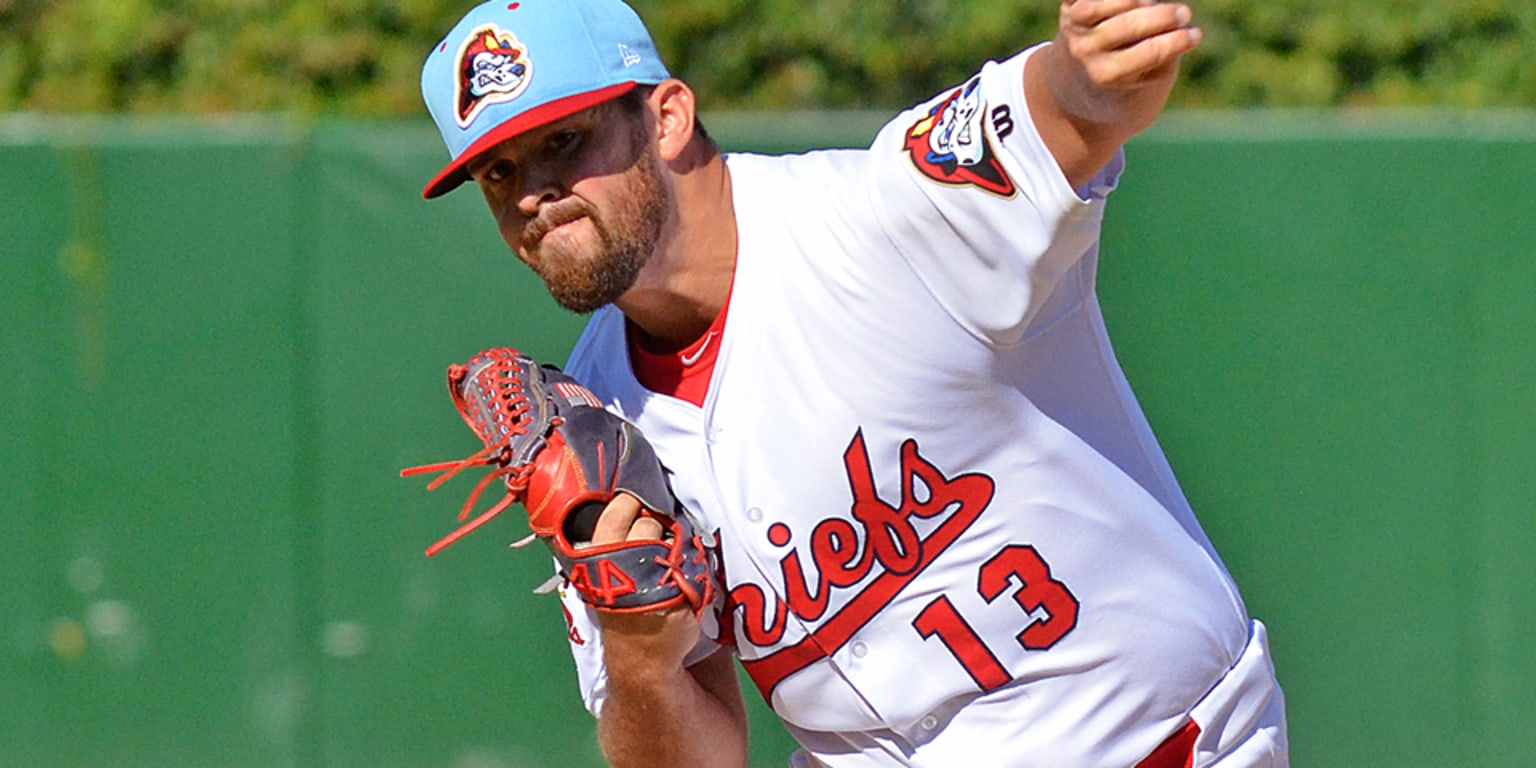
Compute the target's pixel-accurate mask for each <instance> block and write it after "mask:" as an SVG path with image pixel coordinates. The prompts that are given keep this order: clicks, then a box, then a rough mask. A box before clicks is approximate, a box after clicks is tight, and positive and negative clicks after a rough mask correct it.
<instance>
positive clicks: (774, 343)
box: [422, 0, 1287, 768]
mask: <svg viewBox="0 0 1536 768" xmlns="http://www.w3.org/2000/svg"><path fill="white" fill-rule="evenodd" d="M1200 39H1201V33H1200V30H1199V28H1198V27H1196V26H1194V25H1193V24H1192V22H1191V11H1190V9H1189V7H1188V6H1186V5H1183V4H1181V3H1171V2H1157V1H1156V0H1063V2H1062V4H1061V16H1060V29H1059V33H1058V34H1057V35H1056V37H1055V39H1054V40H1053V41H1051V42H1049V43H1045V44H1041V45H1037V46H1034V47H1031V48H1028V49H1026V50H1024V51H1022V52H1021V53H1019V54H1017V55H1015V56H1013V57H1011V58H1008V59H1007V60H1004V61H997V62H987V63H985V64H983V65H982V66H981V67H980V68H979V70H978V71H977V72H976V74H975V75H974V76H973V77H971V78H969V79H967V80H966V81H964V82H961V83H956V84H955V85H954V87H952V88H948V89H946V90H944V91H942V92H940V93H938V94H935V95H933V96H932V98H929V99H927V100H925V101H923V102H922V103H920V104H918V105H916V106H914V107H912V108H911V109H909V110H907V111H905V112H902V113H900V114H899V115H896V116H895V117H894V118H893V119H892V120H891V121H890V122H889V123H888V124H887V125H886V126H885V127H884V129H883V130H881V131H880V132H879V134H878V136H877V137H876V138H875V139H874V141H873V143H872V144H871V145H870V147H869V148H868V149H865V150H858V151H851V150H839V151H823V152H812V153H809V154H804V155H798V156H789V157H767V156H757V155H751V154H730V155H724V154H722V153H721V152H720V151H719V150H718V149H717V148H716V146H715V144H714V143H713V142H712V141H711V140H710V138H709V137H708V135H707V133H706V132H705V130H704V129H703V127H702V126H701V125H700V123H699V120H698V118H697V116H696V113H695V101H694V94H693V92H692V91H691V90H690V89H689V87H688V86H687V85H686V84H684V83H683V82H680V81H679V80H676V79H674V78H672V77H671V76H670V75H669V74H668V72H667V70H666V69H665V67H664V66H663V63H662V62H661V61H660V60H659V57H658V56H657V53H656V50H655V48H654V46H653V44H652V42H651V39H650V37H649V35H648V33H647V32H646V30H645V28H644V26H643V25H642V23H641V21H640V20H639V18H638V17H636V15H635V14H634V13H633V12H632V11H631V10H630V9H629V8H628V7H627V6H625V5H624V4H623V3H621V2H619V0H523V2H507V1H506V0H495V1H494V2H490V3H486V4H484V5H481V6H479V7H476V8H475V9H473V10H471V11H470V12H469V13H468V14H467V15H466V16H465V17H464V18H463V20H462V21H461V22H460V23H459V24H458V25H457V26H456V27H454V29H453V30H452V31H451V32H450V33H449V34H448V35H447V37H445V38H444V39H443V41H442V42H441V44H440V45H438V46H437V47H436V48H434V49H433V51H432V52H431V54H430V55H429V57H428V59H427V61H426V64H425V67H424V69H423V74H422V89H423V93H424V96H425V99H426V102H427V106H428V108H429V110H430V112H431V113H432V116H433V118H434V119H435V121H436V123H437V125H438V127H439V129H440V130H441V133H442V135H443V138H444V140H445V142H446V143H447V145H448V148H449V150H450V154H451V158H452V159H451V162H450V163H449V164H448V165H447V167H446V168H444V169H443V171H442V172H441V173H440V174H438V175H437V177H436V178H434V179H432V180H431V182H430V183H429V184H428V186H427V188H426V189H425V191H424V194H425V196H426V197H434V196H437V195H440V194H443V193H445V192H448V191H449V190H451V189H453V188H455V187H457V186H458V185H460V184H462V183H463V182H465V181H471V180H472V181H474V182H475V183H476V185H477V186H478V187H479V189H480V191H481V193H482V194H483V195H484V197H485V199H486V202H487V203H488V205H489V208H490V211H491V214H492V216H493V217H494V219H495V221H496V224H497V226H498V227H499V229H500V231H501V234H502V235H503V237H504V238H505V240H506V241H507V243H508V245H509V246H510V247H511V249H512V250H513V251H514V252H515V253H516V254H517V256H518V257H519V258H520V259H521V260H522V261H523V262H525V263H526V264H527V265H528V266H529V267H531V268H532V269H533V270H534V272H535V273H537V274H538V275H539V276H540V277H541V278H542V279H543V280H544V281H545V283H546V285H547V286H548V288H549V290H550V292H551V294H552V295H553V296H554V297H555V298H556V299H557V300H558V301H559V302H560V303H561V304H562V305H564V306H565V307H567V308H569V309H571V310H573V311H576V312H582V313H586V312H591V313H592V316H591V320H590V323H589V324H588V326H587V328H586V330H585V332H584V333H583V335H582V336H581V338H580V340H579V341H578V342H577V344H576V346H575V349H574V351H573V352H572V354H571V357H570V360H569V361H568V363H567V365H566V366H565V372H566V374H568V375H569V376H570V378H571V379H572V380H574V381H577V382H580V383H581V384H584V385H585V386H586V387H587V388H588V389H589V390H590V392H591V393H592V394H593V395H595V397H596V402H600V403H601V404H602V405H603V406H605V407H606V409H607V410H608V411H609V412H611V413H612V414H616V415H618V416H622V417H624V418H625V419H627V420H628V421H629V422H632V423H633V424H634V425H635V426H637V427H638V428H639V430H640V432H641V433H643V435H644V438H645V439H647V440H648V441H649V444H650V445H651V446H652V447H653V448H654V451H655V455H656V457H657V458H659V460H660V463H661V464H662V465H664V466H665V467H666V468H667V470H668V472H669V481H670V486H671V491H672V492H673V493H674V494H675V496H676V501H677V502H678V503H680V504H681V506H682V507H684V508H686V509H687V510H689V511H690V514H691V515H692V516H693V519H695V520H696V521H697V528H699V529H701V530H702V531H704V532H705V533H706V535H705V536H704V537H703V539H700V540H701V541H703V540H705V539H708V540H710V541H714V542H716V547H717V549H716V550H715V555H717V557H718V566H717V567H716V568H715V572H716V576H717V578H718V581H719V588H718V594H717V597H716V599H714V600H712V601H711V600H709V599H705V598H703V597H701V598H699V599H695V600H693V601H692V602H691V603H689V602H688V601H683V602H681V603H679V602H677V601H672V602H670V603H668V604H667V606H666V607H661V608H655V609H641V610H612V608H613V606H612V605H603V604H602V603H601V599H600V598H605V596H604V595H601V594H597V593H601V592H603V588H604V585H605V584H607V583H608V582H605V581H603V580H602V578H598V579H597V580H596V581H593V579H592V578H590V577H589V576H587V575H586V573H587V570H588V569H586V568H585V567H583V571H582V573H583V576H582V577H581V578H579V579H574V582H576V583H574V585H573V584H572V583H569V582H572V581H573V580H572V579H570V578H568V584H567V587H568V588H567V589H565V590H564V591H563V600H564V607H565V609H566V612H567V615H568V617H569V621H570V626H569V633H570V637H571V641H572V651H573V653H574V655H575V660H576V665H577V668H578V673H579V679H580V683H581V691H580V693H581V695H582V696H583V697H584V699H585V701H586V704H587V706H588V708H589V709H590V710H591V711H592V712H593V713H594V715H596V716H597V718H598V735H599V740H600V742H601V744H602V747H603V750H604V752H605V754H606V755H607V757H608V759H609V760H610V761H611V763H612V764H613V765H615V766H623V767H625V768H629V767H632V766H651V765H658V766H663V765H664V766H744V765H745V764H746V760H747V734H746V716H745V714H744V712H745V710H744V704H743V699H742V697H743V692H742V691H741V690H740V686H739V685H738V682H737V680H738V678H737V675H736V669H737V668H736V664H738V663H739V664H740V665H741V667H742V668H743V669H744V670H745V672H746V674H747V676H748V677H749V678H750V680H751V682H752V684H753V687H755V688H756V690H755V691H752V692H748V694H747V695H760V696H762V697H763V699H764V700H765V701H767V702H768V704H769V705H770V706H771V707H772V709H773V711H774V712H775V713H776V714H777V715H778V716H779V717H780V718H781V719H782V720H783V722H784V725H785V726H786V728H788V729H789V731H790V732H791V733H792V734H793V735H794V736H795V738H796V739H797V740H798V741H799V743H800V745H801V747H802V749H801V750H800V751H799V752H797V753H796V754H795V755H794V756H792V758H791V762H792V764H795V765H821V766H828V767H829V768H873V767H875V766H926V767H930V768H932V767H937V768H951V767H952V766H962V765H984V766H1018V767H1021V768H1022V767H1023V766H1051V767H1052V768H1060V767H1061V766H1073V767H1088V766H1116V767H1120V768H1124V767H1125V766H1138V767H1141V768H1164V767H1174V766H1177V767H1181V768H1182V767H1184V766H1222V767H1223V768H1234V767H1236V766H1283V765H1286V764H1287V753H1286V737H1285V715H1284V705H1283V698H1282V694H1281V691H1280V688H1279V687H1278V685H1277V683H1276V679H1275V674H1274V669H1273V666H1272V664H1271V661H1270V656H1269V651H1268V646H1267V640H1266V633H1265V627H1264V626H1263V624H1261V623H1260V622H1258V621H1256V620H1253V619H1252V618H1250V617H1249V615H1248V613H1247V611H1246V609H1245V607H1244V605H1243V601H1242V599H1241V597H1240V596H1239V592H1238V589H1237V587H1236V586H1235V585H1234V583H1233V580H1232V579H1231V577H1230V576H1229V574H1228V573H1227V571H1226V569H1225V568H1224V567H1223V565H1222V563H1221V560H1220V559H1219V557H1218V556H1217V554H1216V552H1215V551H1214V550H1213V549H1212V546H1211V543H1210V541H1209V540H1208V539H1207V538H1206V536H1205V535H1204V533H1202V531H1201V529H1200V526H1199V524H1198V523H1197V522H1196V519H1195V517H1194V515H1193V514H1192V513H1191V511H1190V508H1189V505H1188V503H1187V502H1186V500H1185V498H1184V496H1183V495H1182V493H1181V491H1180V489H1179V486H1178V484H1177V482H1176V481H1175V479H1174V476H1173V474H1172V472H1171V470H1170V468H1169V466H1168V464H1167V462H1166V461H1165V459H1164V457H1163V455H1162V453H1161V451H1160V449H1159V448H1158V446H1157V443H1156V441H1155V440H1154V438H1153V435H1152V433H1151V431H1150V429H1149V427H1148V425H1147V422H1146V420H1145V419H1144V417H1143V415H1142V413H1141V411H1140V409H1139V407H1138V406H1137V404H1136V401H1135V399H1134V397H1133V396H1132V393H1131V391H1130V389H1129V388H1128V386H1127V383H1126V380H1125V378H1124V376H1123V375H1122V373H1121V371H1120V369H1119V367H1118V365H1117V364H1116V361H1115V358H1114V355H1113V353H1112V351H1111V349H1110V345H1109V341H1108V339H1107V337H1106V335H1105V330H1104V323H1103V319H1102V317H1101V315H1100V312H1099V308H1098V305H1097V301H1096V298H1095V294H1094V278H1095V271H1096V266H1097V263H1098V258H1099V230H1100V222H1101V219H1102V216H1103V213H1104V205H1105V199H1106V197H1107V196H1108V195H1109V194H1110V192H1111V191H1112V190H1113V189H1114V188H1115V186H1116V183H1117V180H1118V178H1119V176H1120V174H1121V171H1122V169H1123V167H1124V161H1123V155H1122V153H1121V146H1122V144H1123V143H1124V142H1125V141H1126V140H1127V139H1129V138H1130V137H1132V136H1133V135H1135V134H1136V133H1138V132H1139V131H1141V130H1142V129H1144V128H1146V127H1147V126H1148V125H1150V124H1151V122H1152V121H1153V120H1154V119H1155V118H1156V116H1157V115H1158V114H1159V113H1160V111H1161V110H1162V108H1163V105H1164V102H1165V100H1166V97H1167V95H1168V93H1169V91H1170V89H1171V87H1172V85H1173V83H1174V80H1175V74H1176V69H1177V65H1178V62H1179V59H1180V57H1181V56H1182V55H1183V54H1185V53H1187V52H1188V51H1190V50H1192V49H1193V48H1194V47H1195V46H1196V45H1198V44H1199V42H1200ZM486 364H487V365H489V364H490V363H486ZM519 365H521V363H519ZM524 371H525V375H526V366H525V368H524ZM459 375H460V378H461V379H463V378H464V376H466V375H468V376H471V377H473V375H474V372H473V371H471V372H470V373H469V374H465V372H464V370H463V369H460V371H459ZM562 381H564V380H563V379H562ZM519 386H521V385H519ZM562 386H567V385H565V384H563V385H562ZM563 391H568V390H563ZM456 397H458V395H457V394H456ZM582 397H586V395H585V394H583V395H582ZM554 423H557V424H558V423H560V420H559V419H556V420H554ZM488 444H489V443H488ZM598 463H599V464H601V461H599V462H598ZM639 495H640V494H633V493H626V492H618V493H615V494H613V495H611V496H605V497H604V504H606V506H605V507H602V508H601V510H600V511H601V514H600V516H599V517H597V522H596V526H595V529H594V530H593V531H592V532H591V534H590V538H591V541H592V542H593V544H595V545H597V546H599V547H611V546H618V545H620V544H622V543H626V542H642V543H643V542H661V541H671V540H673V538H674V537H673V535H671V534H666V533H664V526H663V524H662V522H659V518H658V517H657V516H656V515H654V514H651V513H648V512H647V511H646V510H647V509H648V508H651V507H655V506H657V504H655V503H653V502H649V501H642V500H641V499H640V498H638V496H639ZM530 513H531V514H534V515H535V519H536V520H537V519H539V517H538V516H539V514H541V513H534V512H533V508H532V506H531V505H530ZM663 522H664V521H663ZM540 525H545V527H546V529H547V530H549V531H558V523H553V524H546V523H540ZM550 535H558V534H550ZM572 541H574V539H573V540H572ZM562 546H566V545H562ZM562 551H563V552H565V553H566V556H567V559H566V560H563V561H562V562H569V561H570V559H569V556H570V554H571V553H572V552H577V553H579V552H580V551H581V550H580V549H579V545H577V544H570V545H569V546H566V548H565V549H564V550H562ZM603 551H608V550H603ZM698 561H699V562H704V561H703V560H702V559H699V560H698ZM604 568H610V566H602V568H598V567H597V566H593V568H592V569H591V570H593V571H599V570H603V569H604ZM567 575H568V577H569V573H567ZM615 578H617V577H615ZM690 578H702V576H701V575H700V574H699V572H697V571H695V572H693V575H692V576H691V577H690ZM610 581H611V580H610ZM700 583H702V582H700ZM594 584H596V585H597V586H596V587H594ZM610 591H611V590H610ZM708 594H716V593H713V592H710V591H709V590H704V589H702V588H701V589H700V590H699V592H698V595H708ZM594 595H596V596H594ZM595 605H596V607H594V606H595ZM690 608H692V610H690ZM600 609H601V610H600Z"/></svg>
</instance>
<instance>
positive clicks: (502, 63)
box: [454, 24, 533, 128]
mask: <svg viewBox="0 0 1536 768" xmlns="http://www.w3.org/2000/svg"><path fill="white" fill-rule="evenodd" d="M532 77H533V62H532V61H530V60H529V58H528V49H527V48H525V47H524V46H523V44H522V43H521V42H519V41H518V39H517V36H516V35H514V34H512V33H511V32H508V31H506V30H504V29H501V28H500V27H498V26H496V25H495V24H486V25H484V26H480V27H476V28H475V31H473V32H471V33H469V36H468V37H467V38H465V39H464V43H463V45H461V46H460V47H459V59H458V68H457V77H456V80H457V82H456V83H455V84H454V92H455V94H456V96H457V98H456V99H455V100H454V103H455V105H456V108H457V115H456V117H457V118H458V120H459V127H460V128H468V127H469V124H470V123H472V122H474V120H475V117H476V116H478V115H479V114H480V112H481V110H483V109H485V108H486V107H487V106H489V105H491V104H497V103H500V102H504V101H511V100H512V99H515V98H517V97H518V96H519V95H521V94H522V92H523V91H524V90H527V88H528V81H529V79H530V78H532Z"/></svg>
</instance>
